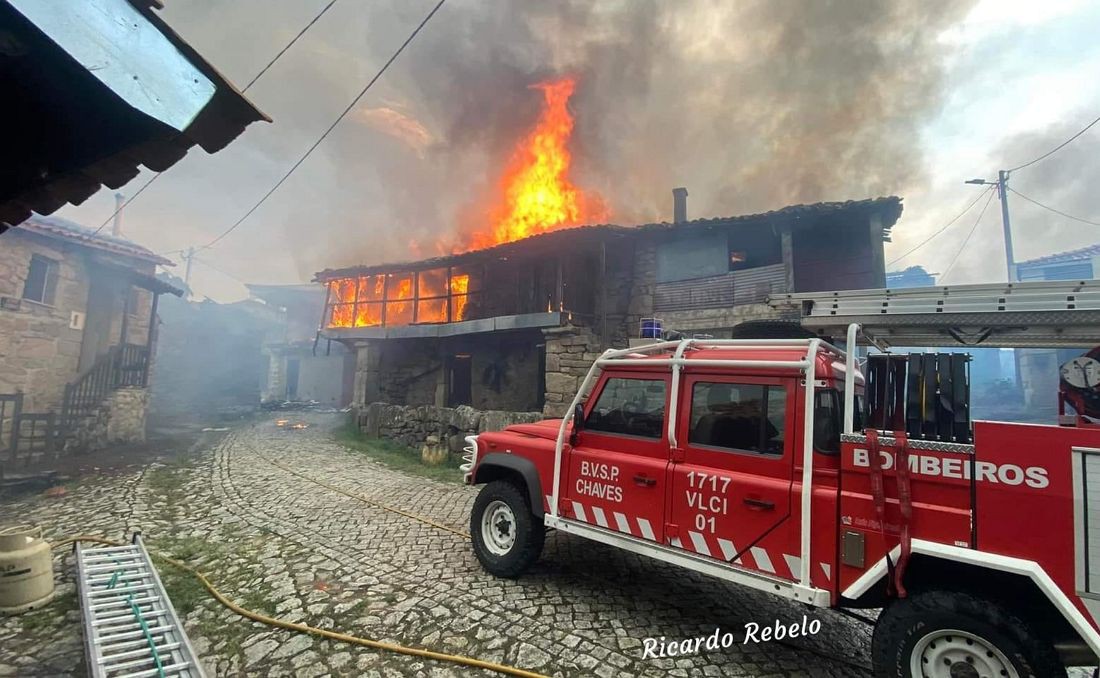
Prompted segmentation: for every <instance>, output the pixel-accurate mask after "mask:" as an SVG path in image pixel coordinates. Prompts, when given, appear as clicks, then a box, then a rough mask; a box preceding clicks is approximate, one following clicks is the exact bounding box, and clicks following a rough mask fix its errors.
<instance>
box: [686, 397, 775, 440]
mask: <svg viewBox="0 0 1100 678" xmlns="http://www.w3.org/2000/svg"><path fill="white" fill-rule="evenodd" d="M786 416H787V392H786V389H784V388H783V387H782V386H765V385H762V384H723V383H708V382H698V383H696V384H695V386H694V387H693V388H692V393H691V432H690V433H689V435H688V442H690V443H692V444H693V445H706V446H709V447H720V448H725V449H731V450H746V451H749V452H758V453H760V454H769V455H781V454H783V431H784V429H785V428H786Z"/></svg>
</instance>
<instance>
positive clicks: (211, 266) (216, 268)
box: [195, 257, 248, 285]
mask: <svg viewBox="0 0 1100 678" xmlns="http://www.w3.org/2000/svg"><path fill="white" fill-rule="evenodd" d="M195 261H197V262H199V263H200V264H202V265H203V266H205V267H207V268H209V269H210V270H212V271H217V272H218V273H221V274H222V275H224V276H225V277H227V278H232V279H233V280H236V281H237V282H239V283H240V284H242V285H247V284H248V283H246V282H245V281H243V280H241V279H240V278H238V277H237V276H235V275H233V274H232V273H230V272H229V271H226V270H225V269H223V268H221V267H219V266H215V265H214V264H212V263H210V262H209V261H207V260H206V259H200V258H199V257H195Z"/></svg>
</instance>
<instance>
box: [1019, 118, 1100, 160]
mask: <svg viewBox="0 0 1100 678" xmlns="http://www.w3.org/2000/svg"><path fill="white" fill-rule="evenodd" d="M1098 122H1100V118H1096V119H1095V120H1093V121H1092V122H1090V123H1089V124H1087V125H1085V126H1084V128H1082V129H1081V131H1080V132H1078V133H1077V134H1074V135H1073V136H1071V137H1070V138H1068V139H1066V140H1065V141H1063V142H1062V143H1060V144H1058V145H1057V146H1055V147H1054V148H1052V149H1051V150H1049V151H1047V152H1046V153H1044V154H1042V155H1040V156H1039V157H1038V158H1035V159H1034V160H1032V161H1031V162H1025V163H1024V164H1022V165H1017V166H1016V167H1013V168H1012V169H1010V170H1006V171H1007V172H1008V173H1009V174H1011V173H1012V172H1015V171H1016V170H1021V169H1023V168H1025V167H1031V166H1032V165H1034V164H1035V163H1037V162H1039V161H1040V160H1045V159H1046V158H1049V157H1050V156H1052V155H1054V154H1055V153H1057V152H1058V151H1060V150H1062V149H1063V148H1065V147H1066V146H1068V145H1069V144H1070V142H1072V141H1073V140H1074V139H1076V138H1077V137H1079V136H1081V135H1082V134H1084V133H1085V132H1087V131H1089V128H1090V127H1092V126H1093V125H1095V124H1096V123H1098Z"/></svg>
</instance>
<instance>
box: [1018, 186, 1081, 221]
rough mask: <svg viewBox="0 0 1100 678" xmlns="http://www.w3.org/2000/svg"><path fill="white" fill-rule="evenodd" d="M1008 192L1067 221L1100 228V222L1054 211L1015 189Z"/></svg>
mask: <svg viewBox="0 0 1100 678" xmlns="http://www.w3.org/2000/svg"><path fill="white" fill-rule="evenodd" d="M1008 190H1010V191H1012V192H1013V193H1015V194H1016V195H1018V196H1020V197H1021V198H1023V199H1024V200H1026V201H1028V202H1030V203H1032V204H1035V205H1038V206H1039V207H1042V208H1043V209H1045V210H1048V211H1051V212H1054V213H1055V214H1058V215H1061V216H1063V217H1065V218H1067V219H1073V220H1074V221H1080V222H1081V223H1082V224H1088V225H1089V226H1100V221H1089V220H1088V219H1082V218H1081V217H1075V216H1073V215H1072V214H1066V213H1065V212H1063V211H1062V210H1058V209H1054V208H1053V207H1051V206H1050V205H1044V204H1043V203H1041V202H1039V201H1038V200H1036V199H1034V198H1029V197H1027V196H1026V195H1024V194H1023V193H1020V192H1019V191H1017V190H1016V189H1015V188H1009V189H1008Z"/></svg>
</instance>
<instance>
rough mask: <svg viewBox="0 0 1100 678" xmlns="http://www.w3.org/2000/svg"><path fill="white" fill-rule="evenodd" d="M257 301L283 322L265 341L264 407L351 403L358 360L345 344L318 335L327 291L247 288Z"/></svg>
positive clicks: (302, 287) (300, 287) (313, 287)
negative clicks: (285, 403)
mask: <svg viewBox="0 0 1100 678" xmlns="http://www.w3.org/2000/svg"><path fill="white" fill-rule="evenodd" d="M246 287H248V291H249V292H250V293H251V294H252V297H253V298H255V299H258V300H260V301H262V302H263V303H264V304H266V305H267V306H268V307H269V308H271V309H273V310H274V311H275V313H276V314H277V317H278V321H279V322H278V323H277V324H276V325H275V326H274V327H273V331H272V332H269V333H268V336H267V337H265V338H264V342H263V349H262V351H263V356H264V362H265V369H264V375H263V379H262V380H261V388H260V400H262V401H263V402H275V401H279V402H282V401H295V402H299V401H300V402H317V403H320V404H322V405H328V406H330V407H344V406H346V405H348V404H349V403H350V402H351V394H352V387H353V384H354V379H355V355H354V354H353V353H352V352H351V351H349V350H348V348H347V347H346V346H344V344H342V343H340V342H336V341H332V340H329V339H326V340H323V341H322V340H320V337H319V336H318V333H317V330H318V327H319V325H320V321H321V309H322V308H323V305H324V300H325V288H323V287H321V286H320V285H318V284H316V283H311V284H306V285H255V284H250V285H246Z"/></svg>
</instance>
